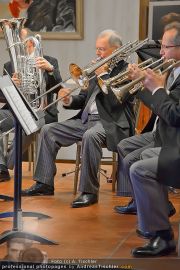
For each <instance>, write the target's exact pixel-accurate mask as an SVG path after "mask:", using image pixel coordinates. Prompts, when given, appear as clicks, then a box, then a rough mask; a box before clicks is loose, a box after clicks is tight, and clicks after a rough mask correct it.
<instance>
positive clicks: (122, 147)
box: [117, 139, 127, 157]
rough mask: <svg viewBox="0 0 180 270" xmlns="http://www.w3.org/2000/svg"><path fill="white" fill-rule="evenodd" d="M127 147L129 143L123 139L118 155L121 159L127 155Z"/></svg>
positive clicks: (118, 147) (119, 144)
mask: <svg viewBox="0 0 180 270" xmlns="http://www.w3.org/2000/svg"><path fill="white" fill-rule="evenodd" d="M126 147H127V142H126V139H123V140H121V141H120V142H119V143H118V145H117V151H118V154H119V155H120V156H121V157H124V156H125V154H124V149H126Z"/></svg>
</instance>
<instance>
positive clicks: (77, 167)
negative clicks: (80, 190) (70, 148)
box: [73, 141, 117, 195]
mask: <svg viewBox="0 0 180 270" xmlns="http://www.w3.org/2000/svg"><path fill="white" fill-rule="evenodd" d="M102 148H106V146H105V145H103V146H102ZM103 158H106V159H107V158H108V159H110V160H111V162H112V192H115V185H116V170H117V157H116V153H115V152H112V157H103ZM80 164H81V141H79V142H77V149H76V163H75V171H74V189H73V194H74V195H75V194H76V193H77V185H78V177H79V171H80ZM101 170H102V169H101V167H100V168H99V177H100V174H101ZM103 175H104V174H103Z"/></svg>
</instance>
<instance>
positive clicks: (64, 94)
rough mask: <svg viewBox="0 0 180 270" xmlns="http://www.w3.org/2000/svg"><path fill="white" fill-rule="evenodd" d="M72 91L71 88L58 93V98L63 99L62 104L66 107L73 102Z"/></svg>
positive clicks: (62, 89)
mask: <svg viewBox="0 0 180 270" xmlns="http://www.w3.org/2000/svg"><path fill="white" fill-rule="evenodd" d="M70 93H71V90H70V89H69V88H61V90H60V91H59V93H58V98H62V102H63V103H64V104H65V105H66V104H67V105H69V103H70V102H71V96H70Z"/></svg>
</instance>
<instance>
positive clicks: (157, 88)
mask: <svg viewBox="0 0 180 270" xmlns="http://www.w3.org/2000/svg"><path fill="white" fill-rule="evenodd" d="M161 88H164V86H158V87H156V88H155V89H154V90H153V91H152V95H154V94H155V93H156V91H157V90H159V89H161Z"/></svg>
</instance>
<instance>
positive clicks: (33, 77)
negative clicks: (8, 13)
mask: <svg viewBox="0 0 180 270" xmlns="http://www.w3.org/2000/svg"><path fill="white" fill-rule="evenodd" d="M24 22H25V18H12V19H1V20H0V27H1V28H2V30H3V34H4V37H5V40H6V44H7V49H8V51H9V55H10V59H11V63H12V65H13V72H15V73H17V75H18V78H19V79H20V82H21V84H20V86H19V89H20V90H21V92H22V93H23V94H24V96H25V97H26V99H27V100H28V101H29V102H30V103H31V106H32V107H33V108H34V109H35V110H36V111H37V110H40V109H42V108H43V107H44V105H45V104H46V98H45V97H43V98H42V99H41V100H39V99H37V100H36V101H35V102H32V101H33V100H34V99H35V98H36V97H37V96H39V95H41V94H42V93H44V92H45V91H46V85H45V79H44V76H43V71H42V70H41V69H39V68H37V67H36V62H35V59H36V57H38V56H43V54H42V47H41V39H40V36H39V35H37V36H31V37H28V38H27V39H25V40H24V41H22V40H21V38H20V33H21V29H22V28H23V25H24ZM28 42H32V43H33V46H34V51H33V53H32V54H30V53H29V52H28V50H27V44H28Z"/></svg>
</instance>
